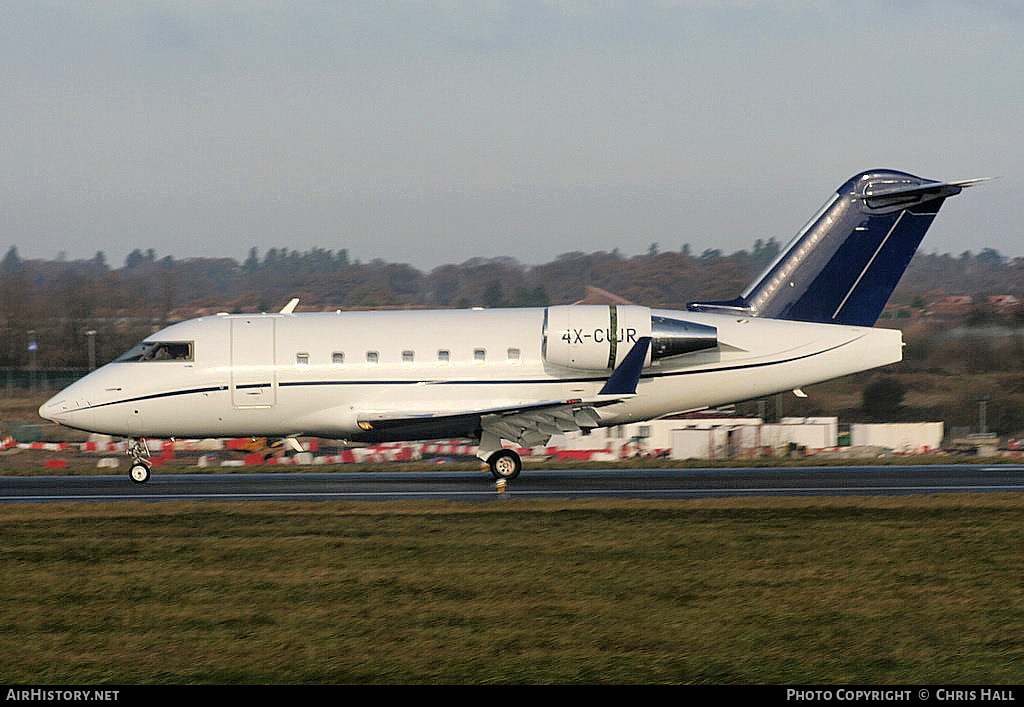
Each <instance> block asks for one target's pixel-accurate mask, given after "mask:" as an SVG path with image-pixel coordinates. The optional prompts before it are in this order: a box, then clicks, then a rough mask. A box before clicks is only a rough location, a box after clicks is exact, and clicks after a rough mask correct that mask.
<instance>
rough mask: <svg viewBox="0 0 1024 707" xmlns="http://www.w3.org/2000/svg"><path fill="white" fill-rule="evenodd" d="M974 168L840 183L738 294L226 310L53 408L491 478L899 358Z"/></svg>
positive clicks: (178, 331)
mask: <svg viewBox="0 0 1024 707" xmlns="http://www.w3.org/2000/svg"><path fill="white" fill-rule="evenodd" d="M977 181H980V180H969V181H964V182H936V181H930V180H925V179H921V178H919V177H914V176H912V175H909V174H905V173H903V172H896V171H891V170H874V171H870V172H864V173H862V174H859V175H857V176H855V177H853V178H851V179H850V180H849V181H847V182H846V183H845V184H843V186H841V187H840V188H839V189H838V190H837V191H836V192H835V194H834V195H833V196H832V198H831V199H830V200H829V201H828V203H827V204H826V205H825V206H824V208H823V209H822V210H821V211H820V212H819V213H818V214H817V215H815V216H814V217H813V218H812V219H811V221H810V222H809V223H808V224H807V226H806V227H804V229H803V230H801V231H800V232H799V233H798V234H797V235H796V236H795V237H794V238H793V240H792V241H791V242H790V243H789V244H788V245H787V246H786V247H785V248H784V249H783V251H782V252H781V253H780V255H779V257H778V258H777V260H776V261H775V262H774V263H772V265H771V266H769V267H768V268H767V269H766V270H765V272H764V273H763V274H762V275H761V276H760V277H758V278H757V279H756V280H755V281H754V282H753V283H752V284H751V285H750V286H749V287H748V288H747V289H746V290H745V291H744V292H743V293H742V294H741V295H740V296H739V297H737V298H736V299H734V300H730V301H725V302H695V303H692V304H690V305H689V306H688V308H687V310H685V311H670V310H660V309H649V308H647V307H642V306H621V305H620V306H597V305H558V306H550V307H539V308H528V309H494V310H477V309H472V310H435V311H422V310H419V311H386V312H373V311H369V312H336V313H296V312H295V311H294V309H295V303H296V301H295V300H293V301H292V302H290V303H289V304H288V306H286V307H285V308H284V309H283V310H282V311H280V312H277V313H272V314H219V315H216V316H208V317H202V318H199V319H193V320H190V321H186V322H182V323H179V324H174V325H172V326H169V327H167V328H165V329H163V330H161V331H158V332H157V333H155V334H153V335H152V336H151V337H149V338H148V339H146V340H145V341H144V342H142V343H140V344H139V345H137V346H136V347H134V348H133V349H131V350H130V351H128V352H127V353H125V354H124V355H123V356H121V357H120V358H118V359H117V360H115V361H113V362H112V363H109V364H107V365H105V366H103V367H102V368H99V369H98V370H96V371H94V372H92V373H90V374H89V375H87V376H85V377H84V378H82V379H81V380H79V381H77V382H76V383H74V384H72V385H71V386H69V387H68V388H67V389H65V390H63V391H61V392H60V393H58V394H57V395H55V396H54V397H53V398H52V399H50V400H49V401H47V402H46V403H45V404H43V405H42V406H41V407H40V408H39V414H40V415H41V416H42V417H43V418H45V419H47V420H52V421H54V422H58V423H60V424H62V425H66V426H68V427H71V428H75V429H79V430H86V431H90V432H97V433H103V434H109V435H116V436H121V437H126V438H129V439H130V440H132V442H131V444H130V452H129V453H130V454H131V456H132V465H131V469H130V472H129V476H130V478H131V479H132V480H133V481H135V482H139V483H141V482H145V481H147V480H148V479H149V476H150V465H149V463H148V456H149V455H148V451H147V448H146V443H145V440H146V439H147V438H174V437H249V436H253V437H269V438H275V439H277V438H280V439H282V440H284V441H285V442H286V443H289V444H290V445H291V446H293V447H297V446H298V445H297V442H296V438H298V437H300V436H314V437H323V438H330V439H340V440H345V441H348V442H352V443H367V442H386V441H399V440H429V439H443V438H471V439H474V440H476V441H477V442H478V444H479V452H478V456H479V458H480V459H481V460H483V461H485V462H486V463H487V464H488V466H489V467H490V470H491V473H492V474H493V475H494V476H495V477H496V478H499V479H501V478H506V479H511V478H515V477H516V476H517V475H518V474H519V472H520V470H521V468H522V462H521V459H520V457H519V455H518V454H517V453H516V451H514V449H509V448H506V447H505V446H504V443H505V442H508V443H510V444H511V445H514V446H517V447H531V446H536V445H542V444H545V443H546V442H547V441H548V439H549V438H550V437H551V436H552V435H554V434H559V433H564V432H569V431H579V430H582V431H584V432H586V431H588V430H590V429H593V428H596V427H602V426H608V425H619V424H623V423H627V422H634V421H638V420H648V419H653V418H657V417H661V416H664V415H667V414H670V413H676V412H684V411H692V410H700V409H704V408H708V407H713V406H718V405H723V404H727V403H734V402H738V401H743V400H750V399H754V398H759V397H762V396H766V395H770V394H773V393H777V392H780V391H788V390H794V391H799V389H800V388H801V387H802V386H806V385H810V384H812V383H818V382H820V381H825V380H828V379H831V378H836V377H838V376H843V375H847V374H851V373H856V372H858V371H864V370H867V369H871V368H874V367H877V366H884V365H887V364H891V363H894V362H897V361H899V360H900V359H901V357H902V338H901V334H900V332H899V331H897V330H888V329H875V328H872V325H873V324H874V323H875V320H876V319H877V317H878V315H879V313H880V312H881V310H882V307H883V306H884V305H885V303H886V301H887V300H888V298H889V296H890V294H891V293H892V290H893V288H894V287H895V286H896V283H897V282H898V280H899V278H900V277H901V276H902V274H903V271H904V270H905V269H906V267H907V265H908V264H909V262H910V259H911V257H912V256H913V254H914V252H915V250H916V249H917V246H918V244H919V243H920V241H921V239H922V237H923V236H924V234H925V231H926V230H927V229H928V227H929V225H930V224H931V222H932V220H933V219H934V217H935V214H936V213H937V212H938V210H939V207H940V206H941V205H942V203H943V201H944V200H945V199H946V198H947V197H949V196H952V195H955V194H958V193H960V191H961V190H962V188H963V187H965V186H970V185H972V184H974V183H975V182H977Z"/></svg>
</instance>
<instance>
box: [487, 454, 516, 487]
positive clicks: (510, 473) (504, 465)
mask: <svg viewBox="0 0 1024 707" xmlns="http://www.w3.org/2000/svg"><path fill="white" fill-rule="evenodd" d="M487 465H488V466H489V467H491V476H493V477H494V478H496V479H506V480H508V479H514V478H516V477H517V476H519V472H520V471H522V470H523V460H522V459H520V458H519V455H518V454H516V453H515V452H513V451H512V450H511V449H499V450H498V451H497V452H495V453H494V454H492V455H491V456H490V458H489V459H488V460H487Z"/></svg>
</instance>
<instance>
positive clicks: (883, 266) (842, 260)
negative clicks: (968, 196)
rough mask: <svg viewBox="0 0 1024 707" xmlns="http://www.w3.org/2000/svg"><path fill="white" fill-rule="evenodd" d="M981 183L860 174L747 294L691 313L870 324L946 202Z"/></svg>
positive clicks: (889, 173)
mask: <svg viewBox="0 0 1024 707" xmlns="http://www.w3.org/2000/svg"><path fill="white" fill-rule="evenodd" d="M978 181H981V180H969V181H964V182H935V181H931V180H927V179H921V178H920V177H915V176H913V175H910V174H906V173H904V172H895V171H891V170H875V171H871V172H863V173H861V174H858V175H857V176H855V177H853V178H851V179H850V180H849V181H847V182H846V183H845V184H843V186H841V187H840V188H839V189H838V190H837V191H836V193H835V194H834V195H833V196H832V199H830V200H829V202H828V203H827V204H825V206H824V207H823V208H822V210H821V211H820V212H818V214H817V215H815V216H814V218H812V219H811V221H810V223H808V224H807V226H805V227H804V229H803V230H802V231H800V233H798V234H797V235H796V237H794V238H793V240H792V241H790V243H789V244H788V245H787V246H786V247H785V248H784V249H783V251H782V253H781V254H780V255H779V257H778V258H777V259H776V260H775V262H774V263H772V264H771V265H770V266H769V267H768V268H767V269H766V270H765V271H764V272H763V273H762V274H761V275H760V276H759V277H758V278H757V279H756V280H754V282H753V283H751V284H750V286H749V287H747V289H746V290H744V292H743V294H741V295H740V296H739V297H737V298H736V299H734V300H730V301H727V302H692V303H691V304H690V305H689V309H691V310H694V311H728V312H743V313H745V314H746V315H747V316H756V317H770V318H774V319H793V320H798V321H806V322H822V323H828V324H853V325H857V326H871V325H873V324H874V323H875V321H876V320H877V319H878V315H879V314H881V312H882V308H883V307H884V306H885V304H886V302H887V301H888V300H889V296H890V295H891V294H892V291H893V289H895V287H896V284H897V283H898V282H899V280H900V278H901V277H902V276H903V272H904V271H905V270H906V269H907V266H908V265H909V264H910V259H911V258H912V257H913V255H914V252H915V251H916V250H917V246H918V245H919V244H920V243H921V239H922V238H924V234H925V232H926V231H927V230H928V227H929V226H931V224H932V221H933V220H934V218H935V215H936V214H937V213H938V211H939V207H941V206H942V202H943V201H945V200H946V198H947V197H950V196H954V195H956V194H959V193H960V192H961V190H962V189H963V188H964V187H966V186H971V185H972V184H974V183H976V182H978Z"/></svg>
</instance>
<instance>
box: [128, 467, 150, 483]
mask: <svg viewBox="0 0 1024 707" xmlns="http://www.w3.org/2000/svg"><path fill="white" fill-rule="evenodd" d="M128 478H129V479H131V480H132V481H133V482H134V483H136V484H144V483H146V482H147V481H149V466H148V465H146V464H143V463H142V462H133V463H132V465H131V467H130V468H129V469H128Z"/></svg>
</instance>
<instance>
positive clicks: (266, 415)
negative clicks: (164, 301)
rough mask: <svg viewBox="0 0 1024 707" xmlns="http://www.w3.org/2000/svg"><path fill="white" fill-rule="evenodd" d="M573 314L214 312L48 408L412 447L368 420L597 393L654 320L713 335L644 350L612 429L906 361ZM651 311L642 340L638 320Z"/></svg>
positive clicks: (814, 332)
mask: <svg viewBox="0 0 1024 707" xmlns="http://www.w3.org/2000/svg"><path fill="white" fill-rule="evenodd" d="M564 309H567V308H564V307H561V308H558V307H552V308H533V309H494V310H436V311H374V312H339V313H299V314H231V315H227V314H222V315H216V316H209V317H203V318H199V319H194V320H190V321H186V322H182V323H180V324H175V325H172V326H170V327H167V328H166V329H163V330H162V331H160V332H158V333H156V334H154V335H153V336H152V337H149V338H148V339H147V342H150V343H152V344H154V345H155V344H158V343H167V344H171V345H172V346H170V347H168V348H169V350H170V352H169V353H167V352H164V353H163V354H162V355H148V356H147V355H146V354H143V355H141V356H137V357H135V360H123V359H125V358H126V357H122V359H119V360H118V361H115V362H113V363H110V364H107V365H106V366H103V367H102V368H100V369H98V370H96V371H94V372H93V373H91V374H89V375H88V376H86V377H85V378H83V379H82V380H80V381H78V382H76V383H74V384H73V385H71V386H70V387H68V388H67V389H65V390H63V391H61V392H60V393H59V394H58V395H56V396H54V397H53V398H52V399H51V400H49V401H48V402H46V403H45V404H44V405H43V406H42V407H41V408H40V411H39V412H40V415H41V416H43V417H44V418H47V419H50V420H53V421H56V422H59V423H61V424H64V425H66V426H69V427H73V428H77V429H82V430H88V431H91V432H98V433H104V434H111V435H119V436H125V437H134V438H142V437H155V438H170V437H232V436H266V437H288V436H296V435H306V436H318V437H325V438H334V439H344V440H350V441H353V442H358V441H385V440H388V439H407V438H409V437H408V435H409V434H410V433H409V431H408V430H405V431H402V430H398V431H396V430H376V429H374V428H373V425H372V424H367V423H366V422H365V420H366V419H367V416H372V415H375V414H376V415H381V416H385V417H386V416H387V415H388V414H389V413H392V412H393V413H396V414H422V415H424V416H426V415H428V414H433V416H434V417H435V418H440V417H443V416H444V415H445V414H447V413H451V414H452V415H455V414H457V413H461V412H466V411H487V410H496V409H509V408H515V407H516V406H520V405H529V404H535V403H537V402H538V401H555V400H578V399H588V398H593V397H594V396H597V395H598V394H599V392H600V391H601V389H602V386H603V385H604V384H605V382H606V381H607V380H608V377H609V374H610V373H611V370H612V368H613V367H614V366H615V365H617V364H618V363H619V362H621V360H622V358H623V357H624V355H625V354H626V353H627V352H628V351H629V349H630V348H631V346H632V345H633V344H634V342H635V341H636V340H637V338H638V337H639V336H641V335H643V334H645V333H646V334H647V335H650V323H649V322H650V321H651V320H652V319H653V320H656V321H657V320H658V318H662V319H664V320H667V321H671V322H675V323H685V324H688V325H689V324H692V325H695V327H696V328H697V329H700V330H701V331H705V332H706V331H712V332H716V334H717V338H716V339H715V341H714V342H713V345H712V344H708V345H707V346H706V347H705V348H699V349H697V350H692V351H684V352H683V353H681V354H677V355H668V356H666V357H663V358H660V359H657V360H655V355H652V354H648V357H647V360H646V361H645V366H644V368H643V371H642V373H641V375H640V379H639V382H638V383H637V386H636V394H635V395H631V396H625V397H624V398H623V399H621V400H619V401H617V402H614V403H613V404H608V405H605V406H602V407H599V408H597V413H598V414H599V418H600V421H599V424H600V425H601V426H606V425H616V424H621V423H624V422H629V421H634V420H643V419H652V418H656V417H660V416H663V415H666V414H669V413H673V412H680V411H686V410H693V409H702V408H706V407H712V406H716V405H722V404H726V403H731V402H736V401H740V400H748V399H752V398H757V397H761V396H764V395H769V394H772V393H775V392H778V391H783V390H791V389H794V388H798V387H801V386H805V385H810V384H812V383H817V382H820V381H824V380H828V379H831V378H835V377H838V376H843V375H847V374H850V373H855V372H858V371H863V370H867V369H870V368H874V367H877V366H882V365H886V364H890V363H893V362H896V361H899V360H900V358H901V350H902V340H901V336H900V332H899V331H895V330H886V329H874V328H866V327H855V326H845V325H831V324H816V323H806V322H796V321H783V320H771V319H757V318H753V317H751V318H744V317H741V316H732V315H726V314H713V313H698V312H690V311H687V312H681V311H671V310H647V309H646V308H641V307H632V308H628V309H629V312H622V313H620V315H619V321H618V322H617V323H615V324H612V325H609V323H610V322H609V316H608V312H609V311H610V310H611V309H614V308H608V307H603V306H578V307H572V308H570V309H571V311H570V312H569V313H568V315H571V316H574V317H576V319H575V320H574V322H569V324H568V325H566V323H565V322H560V323H559V324H557V325H556V324H555V323H554V322H553V321H552V320H553V319H556V318H557V317H555V316H553V312H554V310H564ZM621 309H622V310H625V309H626V308H621ZM620 311H621V310H620ZM626 314H628V315H629V316H625V315H626ZM591 315H592V316H591ZM645 317H646V321H647V322H648V324H647V328H646V331H644V330H643V325H642V324H641V326H640V327H636V326H632V324H634V323H635V322H637V321H641V322H642V321H644V320H645ZM613 321H614V318H613ZM573 323H577V324H579V325H578V326H573V325H572V324H573ZM616 324H617V325H616ZM175 345H176V346H177V351H175V350H174V346H175ZM558 347H562V348H561V350H559V351H556V350H555V349H557V348H558ZM151 348H152V347H151ZM570 349H571V350H570ZM616 349H617V350H616ZM567 351H568V352H567ZM574 352H575V353H574ZM609 352H611V353H610V355H609ZM669 353H670V354H671V353H672V352H671V351H669ZM149 354H152V351H150V352H149ZM127 358H128V359H131V358H132V357H131V356H128V357H127ZM462 424H463V423H462V422H459V423H454V424H451V425H447V426H446V424H445V423H444V422H442V421H437V422H435V423H433V426H431V423H425V424H424V425H423V426H422V427H421V428H419V429H417V430H416V437H415V438H416V439H430V438H441V437H445V436H460V434H471V433H472V430H466V429H463V427H462V426H461V425H462Z"/></svg>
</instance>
